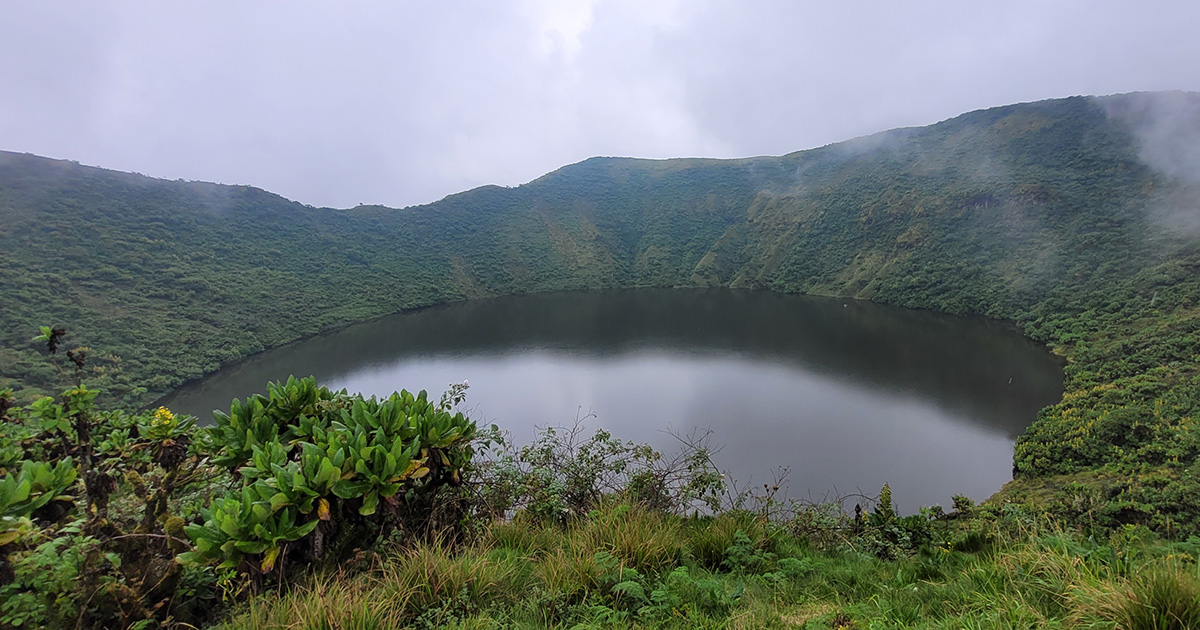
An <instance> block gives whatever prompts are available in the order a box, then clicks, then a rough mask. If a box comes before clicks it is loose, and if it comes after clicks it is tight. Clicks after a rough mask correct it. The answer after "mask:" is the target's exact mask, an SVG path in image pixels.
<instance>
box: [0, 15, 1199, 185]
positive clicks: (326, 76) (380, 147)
mask: <svg viewBox="0 0 1200 630" xmlns="http://www.w3.org/2000/svg"><path fill="white" fill-rule="evenodd" d="M1198 28H1200V3H1195V2H1193V1H1185V0H1180V1H1176V2H1153V1H1146V0H1143V1H1141V2H1108V1H1098V0H1086V1H1085V0H1080V1H1073V2H1054V1H1051V0H1039V1H1029V2H1025V1H1013V0H1005V1H1004V2H988V3H974V2H962V1H961V0H957V1H952V2H895V1H888V2H840V1H834V0H829V1H827V2H821V3H817V2H801V1H799V0H794V1H781V2H752V1H747V0H742V1H731V2H718V1H715V0H688V1H678V2H675V1H664V2H653V1H652V0H590V1H589V0H583V1H578V2H572V1H569V0H527V1H515V0H514V1H512V2H504V1H501V0H477V1H475V2H458V1H453V0H428V1H425V2H400V1H392V2H382V1H381V2H369V1H352V2H329V1H321V2H297V1H295V0H288V1H286V2H285V1H279V2H267V1H262V2H247V1H244V0H233V1H215V0H203V1H194V2H190V3H181V2H161V1H157V0H156V1H146V2H122V1H116V0H114V1H112V2H96V1H94V0H87V1H79V2H60V1H56V0H37V1H34V0H0V149H5V150H11V151H23V152H30V153H37V154H40V155H47V156H51V157H57V158H67V159H73V160H77V161H79V162H82V163H84V164H94V165H98V166H104V167H107V168H114V169H119V170H128V171H137V172H141V173H145V174H147V175H153V176H157V177H166V178H171V179H174V178H184V179H194V180H206V181H217V182H224V183H237V184H252V185H255V186H259V187H262V188H266V189H268V190H271V191H274V192H277V193H280V194H282V195H284V196H286V197H289V198H292V199H296V200H298V201H302V202H304V203H309V204H313V205H330V206H338V207H345V206H352V205H356V204H358V203H382V204H387V205H392V206H404V205H409V204H416V203H424V202H428V201H433V200H436V199H439V198H441V197H443V196H445V195H447V194H450V193H453V192H457V191H460V190H464V189H467V188H471V187H474V186H479V185H482V184H501V185H509V186H512V185H517V184H520V183H523V182H526V181H529V180H531V179H534V178H536V177H538V176H539V175H541V174H543V173H545V172H547V171H551V170H553V169H555V168H557V167H559V166H562V165H564V164H568V163H571V162H577V161H580V160H582V159H585V158H587V157H590V156H593V155H622V156H636V157H653V158H664V157H680V156H710V157H741V156H749V155H777V154H782V153H787V152H790V151H795V150H798V149H805V148H811V147H815V146H821V145H824V144H828V143H831V142H837V141H840V140H845V139H848V138H852V137H855V136H860V135H865V134H869V133H873V132H876V131H881V130H884V129H889V128H893V127H900V126H912V125H925V124H929V123H933V122H936V121H938V120H942V119H945V118H949V117H952V116H955V115H957V114H959V113H962V112H964V111H969V110H972V109H979V108H984V107H990V106H994V105H1003V104H1008V103H1014V102H1021V101H1030V100H1038V99H1043V98H1054V97H1062V96H1070V95H1075V94H1112V93H1118V92H1130V91H1138V90H1167V89H1182V90H1196V91H1200V36H1197V29H1198Z"/></svg>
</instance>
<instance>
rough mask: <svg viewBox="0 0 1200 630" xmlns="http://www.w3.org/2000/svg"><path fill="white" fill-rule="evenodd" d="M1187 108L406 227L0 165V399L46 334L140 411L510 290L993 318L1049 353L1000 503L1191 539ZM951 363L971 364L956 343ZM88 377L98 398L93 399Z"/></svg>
mask: <svg viewBox="0 0 1200 630" xmlns="http://www.w3.org/2000/svg"><path fill="white" fill-rule="evenodd" d="M1196 146H1200V95H1195V94H1181V93H1163V94H1138V95H1125V96H1115V97H1103V98H1084V97H1076V98H1069V99H1062V100H1054V101H1043V102H1038V103H1030V104H1022V105H1012V106H1006V107H999V108H994V109H988V110H982V111H977V112H972V113H968V114H964V115H962V116H959V117H957V118H954V119H951V120H948V121H945V122H942V123H938V124H936V125H932V126H929V127H923V128H917V129H904V130H896V131H891V132H885V133H882V134H877V135H875V136H870V137H866V138H861V139H858V140H853V141H850V142H845V143H840V144H836V145H830V146H827V147H823V148H820V149H815V150H810V151H802V152H798V153H793V154H789V155H786V156H782V157H765V158H751V159H744V160H664V161H648V160H633V159H616V158H593V159H590V160H587V161H585V162H581V163H579V164H574V165H571V166H567V167H564V168H562V169H559V170H557V171H555V172H553V173H550V174H547V175H545V176H543V177H541V178H539V179H537V180H535V181H533V182H530V183H528V184H525V185H523V186H520V187H517V188H500V187H494V186H491V187H483V188H479V189H475V190H471V191H468V192H464V193H460V194H457V195H452V196H450V197H447V198H446V199H443V200H441V201H439V202H437V203H434V204H429V205H427V206H419V207H410V208H404V209H390V208H384V207H374V206H372V207H358V208H353V209H349V210H332V209H324V208H311V207H308V206H304V205H301V204H298V203H295V202H291V201H288V200H286V199H283V198H281V197H279V196H276V195H273V194H270V193H267V192H264V191H261V190H258V189H254V188H248V187H241V186H219V185H213V184H203V183H194V182H169V181H162V180H155V179H150V178H146V177H142V176H139V175H131V174H124V173H115V172H112V171H106V170H102V169H97V168H90V167H84V166H80V165H77V164H74V163H69V162H62V161H54V160H48V159H44V158H38V157H34V156H28V155H18V154H11V153H3V154H0V225H2V226H3V229H0V291H2V295H3V300H0V321H2V323H3V326H0V366H3V368H2V375H0V388H3V387H13V388H14V389H16V390H17V393H18V395H19V396H21V397H23V398H24V399H26V400H28V399H29V398H30V397H32V396H33V395H34V394H35V393H37V392H38V391H41V390H44V389H47V388H48V384H49V383H50V381H51V380H52V379H53V376H54V375H53V374H52V373H51V372H49V371H48V370H49V368H47V367H44V366H45V364H44V362H43V361H41V360H39V359H38V357H37V356H36V354H35V351H34V349H33V347H32V344H30V343H29V342H28V337H29V335H30V331H32V330H34V329H35V327H36V326H37V325H40V324H45V323H51V322H52V323H55V324H60V323H61V324H66V325H69V326H70V327H71V330H72V335H73V336H74V338H75V340H76V341H86V342H87V343H88V344H89V345H92V346H93V347H95V348H96V349H97V350H98V351H102V352H104V353H111V354H112V355H115V356H119V357H121V359H120V361H119V362H117V361H116V360H115V359H114V360H112V361H110V363H109V364H108V365H105V366H103V369H104V370H105V373H104V374H103V375H96V376H95V377H93V378H92V382H93V383H96V384H103V385H104V386H106V387H107V388H108V389H109V390H110V392H113V393H116V394H117V395H118V396H124V397H125V402H126V404H131V405H132V404H138V403H142V402H145V401H147V400H149V399H150V398H151V397H152V396H153V395H155V394H158V393H161V392H164V391H166V390H168V389H170V388H171V387H174V386H176V385H178V384H179V383H181V382H183V381H184V380H186V379H189V378H194V377H197V376H200V375H202V374H204V373H206V372H209V371H212V370H215V369H217V368H218V367H219V366H221V365H222V364H224V363H227V362H229V361H232V360H234V359H237V358H239V357H242V356H246V355H248V354H250V353H253V352H256V351H258V350H262V349H264V348H267V347H270V346H274V345H278V344H281V343H285V342H287V341H291V340H294V339H297V338H299V337H302V336H304V335H308V334H312V333H316V332H318V331H321V330H324V329H327V328H330V327H333V326H337V325H339V324H344V323H348V322H351V321H355V320H360V319H364V318H368V317H372V316H377V315H382V314H386V313H391V312H394V311H396V310H399V309H404V308H414V307H420V306H424V305H428V304H433V303H437V302H443V301H448V300H457V299H464V298H471V297H477V296H485V295H495V294H502V293H512V292H528V291H546V290H558V289H578V288H590V287H625V286H709V285H721V286H732V287H747V288H763V289H771V290H776V291H785V292H804V293H814V294H827V295H839V296H851V297H857V298H863V299H871V300H875V301H880V302H886V303H892V304H899V305H904V306H912V307H922V308H932V309H937V310H941V311H946V312H951V313H978V314H983V315H987V316H991V317H997V318H1004V319H1010V320H1013V321H1015V322H1017V323H1018V325H1020V326H1022V327H1023V329H1024V330H1025V331H1026V332H1027V334H1029V335H1030V336H1031V337H1033V338H1034V339H1036V340H1039V341H1042V342H1045V343H1047V344H1049V345H1050V346H1052V347H1053V348H1055V349H1056V350H1057V351H1059V352H1061V353H1063V354H1064V355H1066V356H1067V357H1068V360H1069V364H1068V367H1067V394H1066V395H1065V396H1064V400H1063V402H1062V403H1061V404H1059V405H1056V406H1054V407H1051V408H1049V409H1047V410H1045V411H1044V412H1043V413H1042V414H1041V415H1040V417H1039V419H1038V420H1037V422H1036V423H1035V424H1034V425H1033V426H1032V427H1031V429H1030V430H1029V432H1028V433H1027V434H1026V435H1025V436H1024V437H1023V438H1022V440H1021V441H1020V443H1019V444H1018V447H1017V452H1016V457H1015V464H1016V468H1017V471H1018V472H1019V479H1018V481H1017V482H1015V483H1014V484H1013V485H1012V486H1010V487H1009V488H1008V489H1007V490H1006V492H1007V495H1006V496H1008V497H1010V498H1018V499H1020V498H1029V499H1032V500H1036V501H1038V502H1040V503H1042V504H1047V503H1050V504H1053V505H1054V506H1056V507H1058V508H1060V509H1061V510H1063V511H1066V512H1070V513H1073V514H1085V515H1088V516H1089V517H1091V518H1097V519H1100V520H1102V521H1103V522H1112V523H1117V522H1138V523H1146V524H1150V525H1153V526H1155V527H1157V528H1159V529H1163V530H1179V529H1188V530H1191V529H1194V527H1195V526H1194V525H1191V523H1193V522H1195V521H1196V519H1195V518H1194V517H1196V516H1200V513H1198V512H1197V506H1200V483H1198V482H1197V473H1198V470H1197V464H1196V455H1197V451H1198V448H1200V438H1198V437H1197V436H1196V434H1195V431H1194V430H1193V428H1192V427H1193V425H1192V416H1193V413H1194V407H1195V405H1196V403H1197V396H1198V387H1200V380H1198V377H1197V366H1198V365H1200V363H1198V362H1197V348H1198V346H1197V341H1200V337H1198V336H1197V331H1198V330H1200V317H1198V316H1200V310H1198V309H1200V307H1198V304H1197V299H1198V298H1200V280H1198V277H1197V274H1196V273H1195V269H1196V266H1197V265H1198V264H1200V203H1198V201H1197V200H1198V199H1200V192H1198V189H1200V165H1198V164H1200V159H1197V155H1196V149H1195V148H1194V147H1196ZM965 350H966V351H969V349H965ZM97 379H100V380H97Z"/></svg>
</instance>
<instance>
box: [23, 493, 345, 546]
mask: <svg viewBox="0 0 1200 630" xmlns="http://www.w3.org/2000/svg"><path fill="white" fill-rule="evenodd" d="M317 518H319V519H321V520H322V521H328V520H329V519H330V515H329V501H328V500H326V499H325V498H324V497H321V500H320V501H317ZM0 544H2V543H0Z"/></svg>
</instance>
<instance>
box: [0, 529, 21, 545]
mask: <svg viewBox="0 0 1200 630" xmlns="http://www.w3.org/2000/svg"><path fill="white" fill-rule="evenodd" d="M20 537H21V530H18V529H10V530H8V531H6V532H0V547H3V546H4V545H7V544H8V543H10V542H12V541H14V540H16V539H18V538H20Z"/></svg>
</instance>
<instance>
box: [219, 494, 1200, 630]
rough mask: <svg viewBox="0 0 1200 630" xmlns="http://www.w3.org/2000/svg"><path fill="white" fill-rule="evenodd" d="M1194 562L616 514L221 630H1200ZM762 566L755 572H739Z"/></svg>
mask: <svg viewBox="0 0 1200 630" xmlns="http://www.w3.org/2000/svg"><path fill="white" fill-rule="evenodd" d="M746 541H749V543H747V542H746ZM1193 542H1195V541H1193ZM1191 546H1192V547H1194V546H1195V545H1191ZM1184 547H1187V549H1191V547H1188V544H1168V543H1164V542H1161V541H1159V540H1158V539H1156V538H1154V537H1153V536H1152V535H1150V534H1148V533H1146V532H1144V531H1139V530H1134V529H1132V528H1130V529H1127V530H1124V531H1119V532H1117V534H1115V535H1113V537H1112V538H1111V539H1109V540H1104V541H1096V540H1094V539H1090V538H1086V537H1084V536H1082V535H1081V534H1078V533H1076V532H1073V531H1070V530H1064V529H1062V528H1060V527H1056V526H1054V525H1052V524H1044V523H1041V524H1039V523H1032V522H1027V521H1005V520H1003V519H1001V520H996V521H990V522H989V521H982V520H977V521H972V522H971V523H969V524H967V525H962V524H958V525H955V526H954V527H953V528H951V527H949V526H947V527H946V528H944V529H941V530H939V540H938V542H937V543H936V544H933V545H929V546H927V547H926V548H923V549H922V550H921V551H920V552H919V553H916V554H915V555H912V556H911V557H905V558H902V559H900V560H897V561H884V560H880V559H878V558H876V557H875V556H873V555H868V554H866V553H863V552H862V551H860V550H856V549H855V548H853V547H852V546H850V545H845V544H843V545H840V546H837V547H830V548H825V549H813V548H810V547H809V546H808V544H806V543H805V542H804V540H801V539H797V538H795V537H794V536H793V535H792V534H790V533H789V532H788V531H787V528H786V526H784V525H770V526H768V525H765V524H762V523H758V522H755V521H754V519H752V518H749V517H747V516H745V515H732V514H726V515H721V516H718V517H710V518H700V519H687V518H678V517H670V516H664V515H661V514H655V513H651V512H647V511H645V510H642V509H639V508H637V507H631V506H629V505H609V506H606V507H605V508H603V509H601V510H597V511H596V512H593V514H592V515H591V516H590V517H589V518H587V519H583V520H581V521H579V522H576V523H573V524H570V525H568V526H558V525H544V524H540V523H536V522H533V521H529V520H522V519H518V520H516V521H512V522H505V523H497V524H494V525H492V526H490V527H485V528H483V530H482V531H481V532H480V533H479V535H478V536H477V537H476V538H475V540H474V541H473V542H471V543H469V544H464V545H459V546H457V547H454V548H450V547H448V546H446V545H444V544H442V543H439V542H436V541H435V542H432V543H419V544H415V545H412V546H409V547H406V548H400V549H396V550H393V551H391V552H388V553H385V554H382V555H381V556H380V557H379V562H377V563H376V566H375V568H373V569H371V570H368V571H365V572H362V573H358V574H354V575H351V574H347V573H344V572H343V573H333V574H328V575H325V576H317V577H314V578H313V579H312V580H310V581H309V582H308V583H307V584H306V585H304V586H302V587H297V588H293V589H292V590H291V591H290V592H287V593H275V594H267V595H264V596H260V597H256V598H253V599H252V600H251V601H250V602H249V603H247V604H246V605H245V606H244V607H243V608H241V609H239V611H238V613H237V614H236V615H235V616H233V617H232V618H230V619H229V620H228V621H227V622H226V623H225V624H224V625H223V626H222V628H225V629H227V630H236V629H241V628H247V629H249V628H279V629H283V628H287V629H289V630H308V629H312V630H318V629H319V630H326V629H329V630H332V629H345V630H351V629H355V630H357V629H376V628H379V629H384V628H452V629H462V630H466V629H484V628H564V629H566V628H580V629H582V628H809V629H814V630H815V629H834V628H842V629H849V628H860V629H868V628H929V629H934V628H939V629H940V628H945V629H950V628H968V629H970V628H977V629H984V628H988V629H1010V628H1012V629H1015V628H1095V629H1101V628H1107V629H1116V628H1121V629H1125V630H1141V629H1147V630H1173V629H1176V628H1200V572H1198V569H1197V564H1196V562H1195V559H1194V555H1192V554H1191V553H1189V552H1188V551H1187V550H1186V549H1184ZM748 550H750V552H751V553H755V552H757V553H758V554H759V555H758V556H756V557H757V559H758V560H757V561H756V562H755V563H753V564H743V565H738V566H740V567H741V568H740V569H737V570H735V569H731V566H733V565H735V564H736V563H731V562H726V561H725V560H727V559H728V558H730V557H741V556H738V554H743V555H744V553H746V552H747V551H748Z"/></svg>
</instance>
